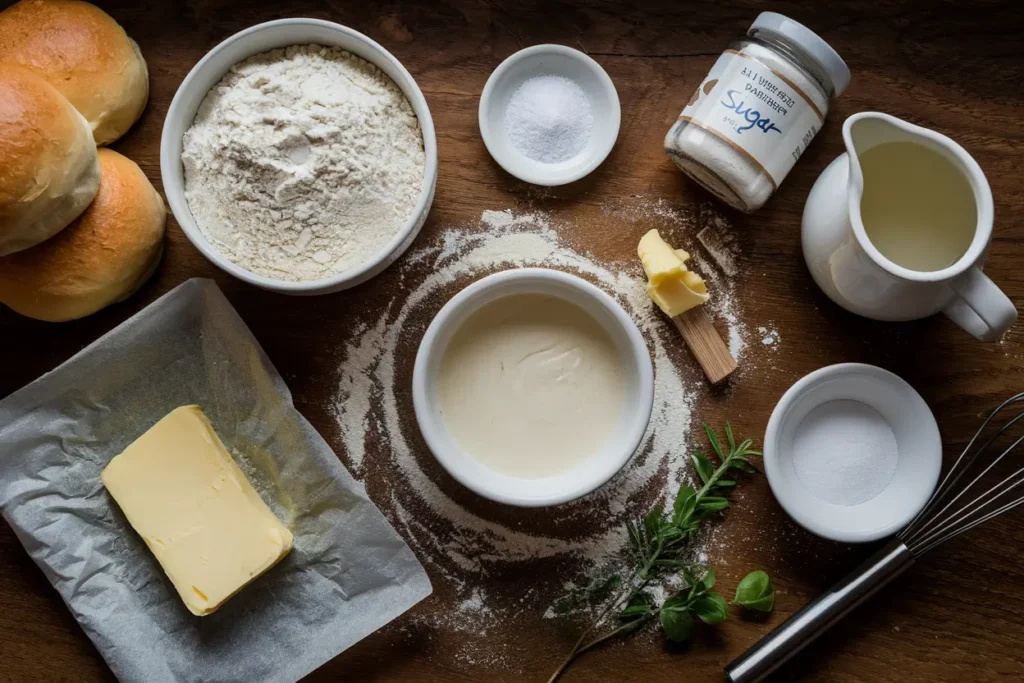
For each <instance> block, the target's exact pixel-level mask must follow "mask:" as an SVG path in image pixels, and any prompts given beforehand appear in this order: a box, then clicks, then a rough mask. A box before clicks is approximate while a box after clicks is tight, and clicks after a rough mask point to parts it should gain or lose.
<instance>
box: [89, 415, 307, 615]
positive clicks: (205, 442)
mask: <svg viewBox="0 0 1024 683" xmlns="http://www.w3.org/2000/svg"><path fill="white" fill-rule="evenodd" d="M101 477H102V479H103V485H104V486H106V488H107V490H108V491H109V492H110V495H111V496H113V498H114V500H115V501H117V504H118V505H119V506H120V507H121V510H122V511H123V512H124V514H125V517H127V518H128V522H129V523H130V524H131V525H132V528H134V529H135V531H136V532H137V533H138V534H139V536H141V537H142V539H143V540H144V541H145V542H146V545H147V546H148V547H149V549H150V551H152V553H153V555H155V556H156V559H157V560H158V561H159V562H160V566H161V567H163V570H164V572H165V573H166V574H167V576H168V578H170V580H171V583H173V584H174V588H175V589H176V590H177V591H178V594H179V595H180V596H181V599H182V601H183V602H184V603H185V606H186V607H188V609H189V611H190V612H192V613H193V614H195V615H198V616H205V615H207V614H211V613H212V612H215V611H216V610H217V609H218V608H219V607H220V606H221V605H223V604H224V603H225V602H226V601H227V600H228V599H229V598H230V597H231V596H233V595H235V594H236V593H238V592H239V591H240V590H242V588H244V587H245V586H246V585H248V584H249V583H250V582H251V581H252V580H253V579H255V578H256V577H258V576H259V575H261V574H263V573H264V572H265V571H267V570H268V569H270V568H271V567H273V566H274V565H275V564H277V562H279V561H280V560H281V559H282V558H284V557H285V556H286V555H287V554H288V552H289V551H290V550H291V548H292V533H291V531H289V530H288V528H287V527H285V526H284V525H283V524H282V523H281V522H280V521H278V519H277V518H276V517H274V515H273V513H272V512H270V510H269V508H267V506H266V504H265V503H264V502H263V500H262V499H261V498H260V496H259V494H258V493H257V492H256V490H255V489H254V488H253V487H252V485H251V484H250V483H249V480H248V479H246V477H245V474H243V473H242V470H241V469H240V468H239V467H238V465H237V464H236V463H235V461H234V460H232V458H231V455H230V454H229V453H228V452H227V450H226V449H225V448H224V444H223V443H222V442H221V440H220V438H219V437H218V436H217V432H215V431H214V429H213V425H211V424H210V420H209V419H207V417H206V415H205V414H204V413H203V409H202V408H200V407H199V406H197V405H190V406H182V407H180V408H176V409H175V410H173V411H171V412H170V413H168V414H167V415H166V416H165V417H164V418H162V419H161V420H160V421H159V422H157V423H156V424H155V425H153V426H152V427H150V428H149V430H147V431H146V433H145V434H143V435H142V436H140V437H139V438H138V439H136V440H135V441H134V442H133V443H132V444H130V445H129V446H128V447H127V448H126V449H125V450H124V452H122V453H121V454H120V455H117V456H116V457H114V458H113V459H112V460H111V461H110V464H108V465H107V467H106V468H105V469H104V470H103V474H102V475H101Z"/></svg>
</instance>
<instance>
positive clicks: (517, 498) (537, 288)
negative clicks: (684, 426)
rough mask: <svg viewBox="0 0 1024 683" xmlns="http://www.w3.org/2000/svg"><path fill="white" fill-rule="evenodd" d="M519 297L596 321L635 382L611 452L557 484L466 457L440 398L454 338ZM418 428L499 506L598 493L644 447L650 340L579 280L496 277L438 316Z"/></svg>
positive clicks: (419, 368)
mask: <svg viewBox="0 0 1024 683" xmlns="http://www.w3.org/2000/svg"><path fill="white" fill-rule="evenodd" d="M516 294H547V295H549V296H556V297H559V298H561V299H563V300H565V301H568V302H569V303H571V304H574V305H576V306H578V307H580V308H582V309H583V310H585V311H586V312H587V313H589V314H590V315H591V316H593V318H594V319H595V320H597V321H598V323H600V325H601V326H602V327H603V328H604V329H605V330H607V331H608V334H609V336H610V337H611V339H612V341H613V342H614V344H615V346H616V348H617V349H618V351H619V355H620V357H621V359H622V367H623V368H624V369H625V374H626V377H627V379H628V387H627V392H628V393H627V398H626V410H625V412H624V414H623V415H622V417H621V419H620V420H619V424H618V425H616V427H615V430H614V432H613V433H612V435H611V436H610V437H609V439H608V441H607V443H606V444H605V446H604V447H603V448H602V449H601V450H600V451H598V452H597V453H595V454H594V455H593V456H592V457H590V458H588V459H587V460H585V461H584V462H582V463H580V464H579V465H577V466H576V467H574V468H573V469H571V470H569V471H567V472H564V473H562V474H559V475H557V476H554V477H547V478H543V479H520V478H517V477H510V476H508V475H505V474H502V473H500V472H497V471H495V470H493V469H491V468H489V467H487V466H485V465H483V464H481V463H480V462H479V461H477V460H474V459H473V458H472V457H470V456H469V455H468V454H467V453H465V452H464V451H463V450H462V449H461V448H459V446H458V445H457V444H456V443H455V441H454V440H453V439H452V437H451V435H450V434H449V433H448V430H447V429H446V427H445V424H444V418H443V417H442V415H441V410H440V407H439V405H438V403H439V402H438V398H437V394H436V391H435V378H436V377H437V374H438V372H440V365H441V359H442V358H443V357H444V353H445V349H446V348H447V346H448V344H449V342H450V341H451V339H452V336H453V334H454V333H455V331H456V330H457V329H458V328H459V326H460V325H461V324H462V323H463V322H465V320H466V319H467V318H468V317H469V316H470V315H471V314H472V313H473V312H475V311H477V310H479V309H480V307H482V306H484V305H485V304H488V303H490V302H492V301H495V300H497V299H500V298H502V297H506V296H510V295H516ZM412 397H413V404H414V406H415V408H416V420H417V422H419V426H420V431H421V432H422V433H423V437H424V439H426V442H427V446H429V447H430V450H431V451H432V452H433V454H434V456H435V457H436V458H437V460H438V462H440V463H441V465H442V466H443V467H444V468H445V469H446V470H447V471H448V473H449V474H451V475H452V477H454V478H455V479H456V480H457V481H458V482H459V483H461V484H463V485H464V486H466V487H467V488H469V489H471V490H473V491H475V492H476V493H478V494H480V495H481V496H484V497H485V498H490V499H491V500H494V501H497V502H499V503H506V504H509V505H517V506H520V507H541V506H545V505H558V504H560V503H565V502H567V501H570V500H573V499H575V498H579V497H580V496H583V495H586V494H587V493H590V492H591V491H593V490H595V489H597V488H598V487H600V486H601V485H602V484H604V483H605V482H607V481H608V480H609V479H611V478H612V477H613V476H614V475H615V473H616V472H618V471H619V470H620V469H622V467H623V465H625V464H626V462H628V461H629V459H630V457H631V456H632V455H633V452H634V451H636V449H637V447H638V446H639V445H640V441H641V439H643V435H644V432H645V431H646V430H647V424H648V422H649V421H650V419H651V408H652V406H653V404H654V369H653V366H652V364H651V356H650V353H649V352H648V350H647V344H646V342H645V341H644V338H643V335H641V334H640V330H638V329H637V327H636V325H635V324H634V323H633V320H632V319H631V318H630V317H629V315H628V314H627V313H626V312H625V311H624V310H622V307H621V306H619V304H618V303H616V301H615V300H614V299H612V297H610V296H608V295H607V294H606V293H604V292H603V291H601V290H600V289H598V288H597V287H595V286H594V285H592V284H590V283H589V282H587V281H585V280H582V279H580V278H578V277H576V276H574V275H569V274H567V273H562V272H559V271H556V270H548V269H545V268H519V269H515V270H506V271H503V272H500V273H495V274H493V275H489V276H487V277H485V278H483V279H482V280H479V281H477V282H475V283H473V284H472V285H470V286H469V287H466V288H465V289H464V290H462V291H461V292H459V293H458V294H456V295H455V296H454V297H453V298H452V299H451V301H449V302H448V303H447V304H445V306H444V307H443V308H442V309H441V310H440V311H439V312H438V314H437V316H436V317H435V318H434V320H433V322H431V324H430V327H428V328H427V332H426V334H425V335H424V337H423V341H422V342H420V347H419V352H418V353H417V354H416V365H415V368H414V369H413V379H412Z"/></svg>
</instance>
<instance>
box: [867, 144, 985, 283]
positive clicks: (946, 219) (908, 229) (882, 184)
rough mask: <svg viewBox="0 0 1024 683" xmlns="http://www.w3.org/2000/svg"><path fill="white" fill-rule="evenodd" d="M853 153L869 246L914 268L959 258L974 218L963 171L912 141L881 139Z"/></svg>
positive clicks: (971, 234) (922, 269)
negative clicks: (860, 176) (860, 180)
mask: <svg viewBox="0 0 1024 683" xmlns="http://www.w3.org/2000/svg"><path fill="white" fill-rule="evenodd" d="M859 159H860V165H861V170H862V172H863V173H864V196H863V198H862V200H861V205H860V210H861V220H862V222H863V223H864V229H865V231H866V232H867V235H868V239H870V240H871V243H872V244H874V245H875V248H876V249H878V251H880V252H881V253H882V255H883V256H885V257H886V258H887V259H889V260H890V261H892V262H893V263H895V264H897V265H900V266H903V267H904V268H907V269H909V270H916V271H920V272H932V271H936V270H942V269H943V268H948V267H949V266H951V265H953V264H954V263H956V262H957V261H959V260H960V257H962V256H963V255H964V253H966V251H967V248H968V247H969V246H970V245H971V241H972V240H973V239H974V231H975V229H976V226H977V223H978V211H977V207H976V205H975V202H974V191H973V189H972V188H971V185H970V183H969V182H968V179H967V176H966V175H965V174H964V173H963V172H962V171H961V170H960V169H959V168H958V167H957V166H956V165H955V164H954V163H953V162H951V161H950V160H949V159H947V158H946V157H945V156H944V155H942V154H940V153H939V152H936V151H935V150H933V149H931V148H930V147H927V146H925V145H922V144H918V143H914V142H888V143H884V144H881V145H878V146H876V147H872V148H871V149H869V150H867V151H866V152H864V153H862V154H861V155H860V156H859Z"/></svg>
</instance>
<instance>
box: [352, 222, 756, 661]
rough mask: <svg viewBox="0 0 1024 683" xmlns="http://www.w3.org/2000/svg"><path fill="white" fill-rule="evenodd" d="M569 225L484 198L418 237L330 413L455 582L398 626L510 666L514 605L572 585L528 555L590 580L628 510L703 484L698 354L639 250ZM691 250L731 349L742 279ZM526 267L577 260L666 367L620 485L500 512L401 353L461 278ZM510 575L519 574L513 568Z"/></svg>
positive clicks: (528, 604) (362, 331)
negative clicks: (428, 425)
mask: <svg viewBox="0 0 1024 683" xmlns="http://www.w3.org/2000/svg"><path fill="white" fill-rule="evenodd" d="M658 210H662V209H658ZM663 211H664V215H663V216H660V217H659V220H664V221H666V222H667V223H668V225H665V226H657V227H659V228H660V229H662V230H663V235H665V236H666V238H671V237H672V236H673V232H674V233H676V234H675V237H677V238H679V239H680V241H682V239H683V238H690V239H691V240H692V237H693V233H694V232H695V230H694V229H693V228H694V227H695V226H694V225H693V224H692V222H691V221H692V218H691V217H689V216H688V215H687V214H685V213H683V212H680V211H678V210H675V209H670V208H668V207H664V208H663ZM673 212H675V213H673ZM561 227H563V226H562V224H561V223H560V222H559V220H557V219H555V218H553V217H552V216H551V215H550V214H547V213H544V212H540V211H534V212H526V213H516V212H513V211H509V210H489V211H484V212H483V213H482V215H481V216H480V219H479V221H477V222H474V223H472V224H468V225H464V226H458V227H452V228H449V229H447V230H445V231H443V232H441V233H440V234H439V235H437V236H436V237H434V238H433V239H432V240H430V241H427V242H423V243H421V244H420V245H419V246H418V247H414V248H413V249H412V250H410V252H409V253H407V254H406V256H405V257H404V258H403V259H402V260H401V261H400V262H399V263H398V264H396V265H395V266H394V267H393V270H396V271H398V273H397V277H398V279H399V281H400V282H401V283H402V288H401V290H400V291H395V292H394V293H393V294H392V295H391V296H390V298H388V299H387V300H385V301H383V302H380V301H375V308H374V309H373V310H372V311H367V312H366V313H365V314H364V315H363V316H362V317H361V319H360V322H359V324H358V326H357V327H356V328H355V330H354V333H353V335H352V336H351V338H350V339H349V341H348V342H347V344H346V345H345V347H344V349H343V351H342V354H341V359H340V367H339V370H338V372H339V377H338V391H337V396H336V401H335V405H334V412H335V415H336V418H337V421H338V426H339V431H340V434H341V438H342V441H343V443H344V446H345V449H344V458H345V460H346V462H347V464H348V465H349V467H350V469H351V470H352V471H353V473H354V474H355V475H356V476H357V477H363V478H366V479H367V480H372V481H373V482H374V483H375V484H379V485H382V486H383V490H384V491H386V494H385V497H384V499H383V500H382V499H381V497H380V496H379V495H378V496H375V498H374V499H375V502H376V503H377V504H378V505H379V506H380V507H381V509H382V510H383V511H384V512H385V514H386V515H387V516H388V518H389V519H390V520H391V521H392V522H393V523H394V524H395V526H396V527H397V528H398V529H399V532H400V533H401V534H402V535H403V537H404V538H405V539H406V540H407V541H408V542H409V543H410V545H411V546H412V547H413V549H414V550H415V552H416V554H417V556H418V557H419V558H420V559H421V561H423V562H424V564H426V565H427V567H428V570H430V571H431V574H432V576H433V577H434V581H435V589H436V590H437V591H438V593H439V594H441V595H443V596H445V597H444V600H445V601H446V602H445V604H444V605H443V607H441V608H440V609H438V610H434V611H433V612H427V611H426V610H421V611H420V612H418V613H414V615H413V617H412V626H406V627H403V628H414V627H416V626H420V627H424V628H427V629H432V630H437V631H439V632H442V633H458V634H459V636H458V642H459V643H460V644H464V647H463V648H462V654H460V655H458V659H459V661H460V662H461V663H463V664H465V665H467V666H468V665H478V666H488V667H501V668H508V667H511V668H515V666H516V665H515V662H516V661H517V659H519V657H518V656H517V655H516V653H514V652H513V651H512V650H510V649H509V648H511V647H512V646H511V645H509V643H508V638H506V637H505V636H506V635H507V631H508V629H511V628H513V626H512V624H514V623H516V619H517V617H518V616H519V615H524V616H523V618H524V623H528V622H527V621H526V620H527V619H528V618H529V617H532V618H536V616H537V615H538V614H539V613H542V612H543V611H544V609H545V608H546V607H547V606H548V605H550V604H551V602H552V601H553V600H554V599H555V598H557V597H560V595H561V594H562V593H563V590H562V588H563V587H561V586H558V585H554V586H546V587H544V586H534V585H533V584H534V583H535V580H534V577H535V576H537V575H542V574H543V573H544V572H541V571H539V570H538V571H534V570H533V569H532V567H534V566H535V565H536V563H545V564H543V566H544V567H549V568H550V567H557V570H555V571H549V572H547V573H548V574H549V575H552V576H562V577H565V576H577V577H581V578H580V579H579V580H580V581H585V580H586V578H585V577H586V574H588V573H590V572H593V571H595V570H598V569H600V568H601V567H602V566H607V565H608V564H609V563H611V562H614V561H615V559H616V557H617V556H618V553H620V552H621V551H622V549H623V548H624V547H625V546H626V543H627V537H626V534H625V532H624V528H623V522H624V521H625V520H626V519H631V518H634V517H637V516H639V515H641V514H643V513H644V512H646V511H647V510H648V509H650V507H651V505H653V504H654V503H656V502H659V501H660V502H665V501H668V500H670V499H671V497H672V496H673V495H674V494H675V492H676V490H677V489H678V487H679V485H680V484H681V483H684V482H686V483H693V479H692V473H691V471H690V466H689V463H688V454H689V452H690V443H689V442H688V435H689V433H690V426H691V420H692V418H693V410H694V408H695V403H696V401H697V400H698V397H699V396H701V395H702V393H704V392H705V383H704V381H703V378H702V375H701V374H700V370H699V368H698V367H697V366H696V365H695V364H692V363H689V361H688V358H689V357H688V355H687V354H686V351H685V349H684V348H683V347H682V345H681V342H680V340H679V337H678V333H677V332H676V331H675V329H674V328H673V327H672V326H671V325H669V324H666V321H665V319H664V316H663V315H662V314H661V313H660V311H658V310H657V308H656V307H655V306H654V305H653V304H652V303H651V301H650V300H649V299H648V298H647V295H646V292H645V280H644V278H643V274H642V270H641V269H640V266H639V262H638V261H637V260H624V261H622V262H615V263H602V262H599V261H597V260H596V259H595V258H593V257H592V256H590V255H588V254H586V253H584V252H582V251H580V250H578V249H576V248H574V247H573V246H572V245H570V244H568V243H567V242H566V241H565V240H564V239H563V238H561V237H560V228H561ZM652 227H655V226H653V225H652ZM695 258H696V259H700V261H698V263H697V266H698V268H699V269H700V271H701V274H702V275H704V276H705V277H706V278H708V279H710V280H712V281H715V280H717V285H716V287H717V288H716V290H715V292H716V293H715V296H714V297H713V298H712V301H715V300H716V299H717V304H716V306H715V307H714V309H713V310H714V312H715V314H716V315H717V316H719V317H721V318H722V319H724V320H725V321H726V322H727V324H728V325H729V328H730V332H731V334H734V335H736V341H734V344H733V346H734V349H733V350H734V355H736V356H737V357H740V356H742V353H743V346H744V345H745V341H744V337H745V335H746V333H745V328H743V327H742V324H741V323H740V318H739V313H738V311H737V309H736V305H735V301H734V298H733V294H732V292H733V286H732V284H731V283H730V282H729V278H727V277H725V276H724V275H721V274H720V273H719V270H718V268H717V267H716V266H712V265H710V264H709V263H707V262H705V261H703V257H701V256H700V255H699V254H695ZM520 266H543V267H552V268H557V269H560V270H566V271H569V272H573V273H575V274H577V275H580V276H581V277H584V278H585V279H588V280H590V281H592V282H594V283H596V284H597V285H598V286H600V287H601V288H602V289H604V290H605V291H607V292H609V293H610V294H611V295H612V296H614V297H615V298H616V299H618V301H619V302H620V303H621V304H622V306H623V307H624V308H625V310H626V311H627V312H628V313H629V314H630V315H631V316H632V317H633V319H634V321H635V322H636V324H637V326H638V327H639V328H640V330H641V332H642V333H643V334H644V337H645V338H646V340H647V342H648V345H649V348H650V351H651V356H652V360H653V363H654V368H655V397H654V408H653V412H652V417H651V422H650V425H649V427H648V430H647V432H646V434H645V435H644V437H643V440H642V442H641V445H640V447H639V449H638V450H637V452H636V454H635V455H634V456H633V458H632V459H631V460H630V462H629V463H628V464H627V465H626V467H625V468H623V470H622V471H621V472H620V473H619V474H618V475H616V478H615V480H613V481H612V482H610V483H609V485H607V486H605V487H603V488H601V489H599V490H598V491H596V492H594V493H592V494H590V495H588V496H586V497H584V498H582V499H580V500H577V501H574V502H572V503H568V504H566V505H561V506H558V507H556V508H549V509H547V510H545V511H544V514H543V518H541V517H539V516H535V517H529V513H528V512H524V513H522V514H523V515H526V517H525V518H519V517H516V515H517V514H518V513H515V514H513V513H507V512H504V511H503V512H498V513H495V512H494V507H493V506H490V505H488V504H486V503H484V502H483V501H480V500H479V499H476V498H475V497H473V496H471V495H467V494H466V492H465V491H464V490H463V489H461V487H459V486H458V485H457V484H454V483H452V482H451V481H450V480H449V479H448V477H447V476H446V475H444V474H443V471H441V470H440V469H439V466H438V465H437V463H436V462H435V461H434V459H433V456H432V455H431V454H430V453H429V451H428V450H426V448H425V446H423V445H422V441H421V437H420V435H419V431H418V428H417V426H416V422H415V419H414V417H413V415H412V411H411V398H410V397H409V393H410V392H409V387H410V385H411V363H409V362H407V360H405V359H410V358H412V357H413V355H414V352H415V349H416V347H417V346H418V344H419V341H420V339H421V338H422V335H423V332H424V331H425V329H426V326H427V325H428V324H429V323H430V320H431V318H432V317H433V315H434V314H435V313H436V312H437V310H438V309H440V307H441V306H442V305H443V304H444V303H445V302H446V301H447V300H448V299H449V298H451V296H453V295H454V294H455V293H456V292H457V291H459V290H460V289H462V288H463V287H465V286H466V285H467V284H469V283H470V282H472V281H474V280H477V279H479V278H480V277H483V276H484V275H487V274H489V273H491V272H494V271H497V270H502V269H506V268H510V267H520ZM733 330H735V332H733ZM505 514H511V515H512V516H511V517H505V516H504V515H505ZM523 519H525V521H523ZM540 519H543V523H542V524H541V523H538V522H537V520H540ZM537 527H542V528H543V529H544V530H545V531H544V532H540V531H537V530H535V528H537ZM712 538H713V531H709V533H708V535H706V536H702V537H701V539H700V540H698V542H697V543H695V547H694V557H695V561H706V560H707V550H706V544H707V543H710V542H711V539H712ZM507 575H512V576H513V577H514V578H513V579H509V580H506V578H505V577H506V576H507ZM524 577H525V578H524ZM516 580H518V581H523V582H524V583H523V584H516V585H519V586H520V588H512V586H513V584H512V583H509V582H508V581H516ZM523 585H526V586H529V587H528V588H522V586H523ZM438 599H440V598H438ZM498 628H501V629H504V630H503V631H502V636H503V637H502V638H494V637H488V636H486V635H485V634H486V633H487V632H488V631H490V630H495V629H498ZM493 635H494V634H491V636H493Z"/></svg>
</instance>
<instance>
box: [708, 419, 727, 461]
mask: <svg viewBox="0 0 1024 683" xmlns="http://www.w3.org/2000/svg"><path fill="white" fill-rule="evenodd" d="M704 433H705V434H707V436H708V441H709V442H710V443H711V448H712V449H713V450H714V451H715V455H717V456H718V459H719V460H721V461H723V462H724V461H725V455H724V454H723V453H722V447H721V446H720V445H719V443H718V435H717V434H715V430H714V429H712V428H711V426H710V425H709V424H707V423H706V422H705V423H704Z"/></svg>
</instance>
